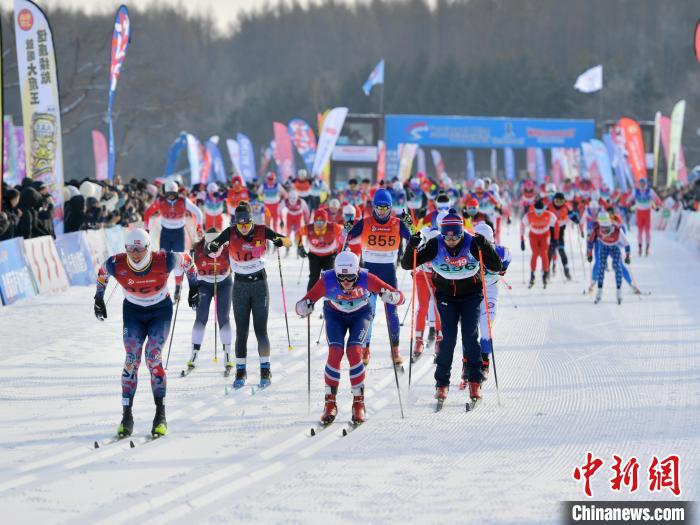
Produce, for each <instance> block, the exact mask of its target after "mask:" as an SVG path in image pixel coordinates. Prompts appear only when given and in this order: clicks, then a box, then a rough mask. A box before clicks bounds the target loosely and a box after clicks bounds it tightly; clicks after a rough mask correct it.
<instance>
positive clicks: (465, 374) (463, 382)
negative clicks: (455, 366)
mask: <svg viewBox="0 0 700 525" xmlns="http://www.w3.org/2000/svg"><path fill="white" fill-rule="evenodd" d="M468 382H469V371H468V370H467V358H466V357H463V358H462V380H461V381H460V382H459V389H460V390H464V389H465V388H467V383H468Z"/></svg>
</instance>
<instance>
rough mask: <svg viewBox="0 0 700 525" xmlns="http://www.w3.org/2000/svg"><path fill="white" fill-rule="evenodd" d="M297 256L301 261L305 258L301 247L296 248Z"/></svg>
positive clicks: (304, 251) (304, 252)
mask: <svg viewBox="0 0 700 525" xmlns="http://www.w3.org/2000/svg"><path fill="white" fill-rule="evenodd" d="M297 255H298V256H299V257H301V258H302V259H303V258H305V257H306V250H305V249H304V247H303V246H297Z"/></svg>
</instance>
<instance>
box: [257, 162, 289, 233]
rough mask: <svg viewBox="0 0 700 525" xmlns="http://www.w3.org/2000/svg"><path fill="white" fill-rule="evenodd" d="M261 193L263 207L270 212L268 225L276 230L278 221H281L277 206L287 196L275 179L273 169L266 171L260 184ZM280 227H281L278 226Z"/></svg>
mask: <svg viewBox="0 0 700 525" xmlns="http://www.w3.org/2000/svg"><path fill="white" fill-rule="evenodd" d="M261 193H262V197H263V202H264V203H265V208H266V209H267V210H268V211H269V212H270V222H269V223H268V226H269V227H270V228H272V229H273V230H277V228H278V221H281V216H280V215H279V206H280V202H281V201H282V199H286V198H287V191H286V190H285V189H284V188H283V187H282V185H281V184H280V183H279V182H278V181H277V175H275V172H274V171H270V172H268V174H267V175H266V176H265V182H264V183H263V185H262V186H261ZM279 228H280V229H281V228H282V227H281V226H279Z"/></svg>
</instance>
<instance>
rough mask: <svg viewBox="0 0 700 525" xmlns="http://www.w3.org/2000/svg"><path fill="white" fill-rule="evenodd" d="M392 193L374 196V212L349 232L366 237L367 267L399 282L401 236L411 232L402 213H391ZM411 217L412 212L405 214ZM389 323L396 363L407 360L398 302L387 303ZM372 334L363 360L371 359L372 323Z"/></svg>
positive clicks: (374, 300) (351, 235) (350, 235)
mask: <svg viewBox="0 0 700 525" xmlns="http://www.w3.org/2000/svg"><path fill="white" fill-rule="evenodd" d="M391 204H392V202H391V195H390V194H389V192H388V191H387V190H377V192H376V193H375V194H374V199H373V200H372V214H371V215H366V216H365V217H363V218H362V219H360V220H359V221H357V222H356V223H355V224H354V226H353V227H352V229H351V230H350V231H349V232H348V238H349V239H350V240H351V239H353V238H356V237H360V238H361V239H362V261H363V265H364V267H365V268H367V269H368V270H369V271H370V273H373V274H374V275H376V276H377V277H379V278H380V279H382V280H383V281H384V282H387V283H389V284H390V285H391V286H394V287H395V286H396V264H395V263H396V258H397V255H398V253H399V245H400V244H401V239H402V238H403V239H409V238H410V237H411V232H410V231H409V230H408V227H407V226H406V224H404V223H403V222H402V221H401V219H399V218H398V217H392V215H391ZM404 217H405V219H406V220H410V216H409V215H405V216H404ZM370 302H371V303H372V313H374V312H375V309H376V304H377V298H376V296H371V297H370ZM384 310H385V313H386V318H387V324H388V325H389V337H390V344H391V355H392V358H393V360H394V365H400V364H401V363H403V358H402V357H401V353H400V351H399V336H400V327H399V316H398V315H397V313H396V306H394V305H393V304H388V303H385V304H384ZM369 332H370V333H369V335H368V337H367V339H366V344H365V347H364V349H363V351H362V361H363V362H364V363H365V365H366V364H367V363H369V358H370V350H369V344H370V339H371V337H372V327H371V325H370V330H369Z"/></svg>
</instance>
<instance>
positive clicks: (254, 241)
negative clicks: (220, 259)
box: [207, 202, 292, 388]
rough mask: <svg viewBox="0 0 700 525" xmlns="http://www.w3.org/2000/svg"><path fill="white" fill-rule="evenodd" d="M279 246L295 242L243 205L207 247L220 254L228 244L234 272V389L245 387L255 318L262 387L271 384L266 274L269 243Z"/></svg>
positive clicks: (240, 205) (241, 204)
mask: <svg viewBox="0 0 700 525" xmlns="http://www.w3.org/2000/svg"><path fill="white" fill-rule="evenodd" d="M268 240H269V241H272V243H273V244H274V245H275V246H276V247H277V248H281V247H282V246H285V247H287V248H289V247H290V246H291V245H292V243H291V241H290V240H289V239H288V238H287V237H284V236H283V235H281V234H279V233H277V232H275V231H273V230H271V229H270V228H268V227H267V226H259V225H255V224H253V217H252V215H251V210H250V205H249V204H248V203H247V202H242V203H240V204H239V205H238V206H237V207H236V211H235V212H234V224H233V226H230V227H228V228H226V229H225V230H224V231H222V232H221V233H220V234H219V235H218V237H216V239H214V240H213V241H211V242H210V243H209V244H207V250H208V251H211V252H217V251H219V248H220V247H221V246H223V245H224V244H226V243H228V255H229V259H230V263H231V269H232V270H233V299H232V301H233V319H234V321H235V322H236V343H235V346H236V379H235V380H234V382H233V387H234V388H241V387H242V386H243V385H245V381H246V379H247V377H248V374H247V372H246V359H247V357H248V330H249V327H250V316H251V313H252V315H253V329H254V330H255V337H256V338H257V340H258V355H259V356H260V386H261V387H266V386H268V385H269V384H270V380H271V377H272V374H271V373H270V339H269V337H268V335H267V315H268V312H269V309H270V291H269V288H268V286H267V273H266V272H265V259H264V255H265V251H266V247H267V241H268Z"/></svg>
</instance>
